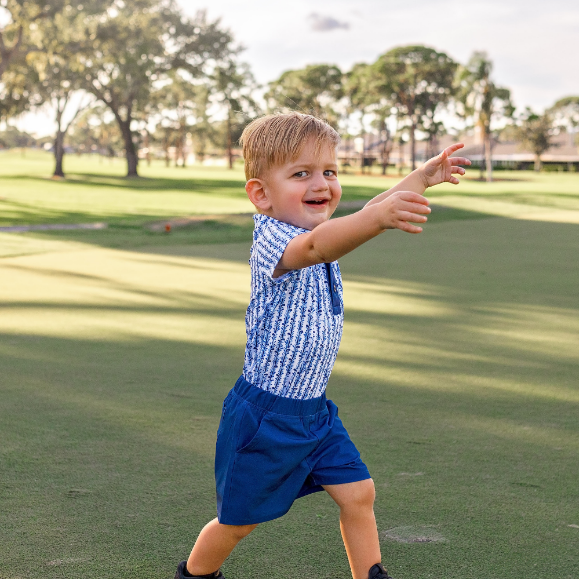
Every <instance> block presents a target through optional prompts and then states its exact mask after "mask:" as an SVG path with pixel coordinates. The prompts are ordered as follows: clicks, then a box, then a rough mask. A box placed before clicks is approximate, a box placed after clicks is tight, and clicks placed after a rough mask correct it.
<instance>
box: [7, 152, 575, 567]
mask: <svg viewBox="0 0 579 579" xmlns="http://www.w3.org/2000/svg"><path fill="white" fill-rule="evenodd" d="M1 159H2V157H1V156H0V161H1ZM24 161H25V162H27V163H28V165H26V167H27V168H28V169H27V173H28V174H32V172H33V171H32V170H31V166H32V163H31V160H30V159H25V160H24ZM71 161H72V160H71ZM78 162H79V164H80V163H84V162H86V163H88V162H91V163H92V161H88V160H85V161H83V160H82V159H80V160H78ZM71 165H72V163H71ZM47 166H48V165H47ZM96 166H98V162H95V167H96ZM14 169H15V170H16V169H18V167H16V163H14ZM105 169H106V170H109V167H108V166H107V165H104V166H103V172H104V171H105ZM121 169H122V166H121V165H120V164H119V166H118V172H119V174H120V171H121ZM23 170H24V169H23ZM38 170H39V171H40V169H38ZM43 170H45V169H43ZM83 170H85V171H87V172H88V170H86V169H83ZM154 170H155V171H158V172H159V173H162V172H163V171H165V168H164V167H156V168H154ZM177 171H178V170H175V169H171V170H170V171H169V174H170V175H171V179H174V177H173V176H174V175H175V173H176V172H177ZM184 171H185V172H187V171H190V174H191V175H192V176H194V175H196V174H201V173H203V172H204V173H203V174H205V175H206V177H205V178H206V179H207V180H209V181H210V180H211V179H212V178H213V177H215V178H216V179H217V180H219V181H220V182H221V181H226V180H227V179H226V177H227V175H228V173H227V172H226V171H220V170H215V169H212V170H209V169H190V170H189V169H185V170H184ZM94 173H96V169H95V171H94ZM567 177H574V179H575V180H574V181H573V180H572V179H568V178H567ZM348 178H350V179H352V181H353V182H354V184H353V186H354V185H356V183H358V185H357V186H360V187H371V186H372V187H373V185H368V183H369V182H370V183H371V182H372V180H374V179H377V180H378V181H377V182H379V183H382V180H380V179H378V178H375V177H371V178H370V177H366V178H362V177H354V176H351V177H350V176H348ZM526 178H527V179H529V181H502V182H498V183H496V184H494V185H493V186H492V188H491V189H490V190H489V189H485V185H484V184H480V183H474V182H473V183H466V184H465V185H466V187H464V189H456V190H454V189H453V190H452V193H453V195H452V196H453V199H454V201H452V200H451V201H450V202H449V203H448V205H445V206H442V205H441V207H445V208H441V209H440V210H438V211H436V212H435V213H434V214H433V215H438V217H433V219H432V220H431V223H429V224H428V227H427V228H426V230H425V232H424V233H423V234H422V235H420V236H409V235H405V234H402V233H399V232H387V233H386V234H384V235H383V236H380V237H379V238H377V239H375V240H373V241H372V242H370V243H368V244H367V245H366V246H364V247H363V248H360V249H358V250H357V251H356V252H355V253H353V254H351V255H349V256H346V257H344V258H342V260H340V264H341V268H342V271H343V276H344V283H345V309H346V322H345V330H344V340H343V343H342V347H341V350H340V354H339V357H338V362H337V364H336V367H335V370H334V373H333V374H332V378H331V381H330V385H329V390H328V393H329V395H330V396H331V397H332V398H333V399H334V400H335V401H336V402H337V403H338V405H339V406H340V414H341V416H342V418H343V420H344V421H345V423H346V426H347V427H348V429H349V431H350V434H351V435H352V437H353V439H354V441H355V442H356V443H357V445H358V447H359V448H360V451H361V452H362V456H363V458H364V460H365V461H366V462H367V464H368V466H369V468H370V471H371V472H372V474H373V476H374V479H375V482H376V487H377V502H376V514H377V519H378V525H379V530H380V533H381V537H382V543H383V552H384V559H385V561H386V562H387V563H388V565H389V568H390V570H391V573H392V575H394V577H396V578H397V579H405V578H407V579H410V578H412V579H426V578H432V579H447V578H448V579H454V578H456V579H458V578H461V579H475V578H476V579H478V578H479V577H481V576H482V577H486V578H489V579H520V578H523V577H546V576H549V577H556V578H557V579H577V577H579V558H578V557H577V552H578V545H579V528H577V527H578V526H579V486H578V485H577V481H578V480H579V461H578V460H577V456H578V453H579V421H578V419H577V417H578V416H579V414H578V411H579V387H578V384H577V367H578V362H579V321H578V320H579V317H578V314H579V298H578V297H577V296H578V295H579V292H578V291H577V287H578V286H579V271H578V269H577V267H576V266H577V255H578V254H579V225H577V223H576V222H575V219H576V216H575V213H574V210H575V209H574V208H573V207H572V206H570V207H569V209H562V208H560V207H558V206H554V205H555V203H554V202H553V203H551V201H550V200H554V199H555V194H554V193H553V192H556V193H557V192H558V193H557V196H558V198H559V197H565V196H566V197H568V198H569V203H570V204H572V203H574V202H576V200H577V191H578V190H579V178H577V177H575V176H566V175H563V176H561V175H553V176H549V177H548V178H547V177H543V176H540V177H539V178H535V176H534V175H529V174H527V176H526ZM82 179H83V182H84V180H86V177H83V178H82ZM99 179H101V180H102V181H103V182H104V181H106V175H105V176H104V177H101V178H99ZM236 179H240V177H239V175H238V176H237V177H236ZM549 179H551V181H549ZM31 181H32V182H34V181H33V180H30V181H26V180H25V179H20V180H16V179H15V180H13V181H12V182H11V183H12V185H10V187H12V189H10V191H8V192H6V188H5V186H4V184H5V181H4V180H2V185H3V188H2V193H1V195H2V196H9V197H10V198H12V196H18V195H20V194H21V192H20V189H19V183H22V195H25V193H26V191H28V193H27V194H30V195H32V194H33V193H32V192H31V191H32V189H28V187H29V186H30V182H31ZM233 181H235V179H233ZM39 182H41V181H39ZM122 183H126V182H124V181H122ZM47 185H50V186H51V187H52V186H53V185H54V187H55V188H54V190H53V191H54V192H56V193H51V192H48V193H47V194H46V197H45V201H46V205H47V206H48V205H49V204H51V203H53V204H56V202H57V201H58V195H60V194H61V195H62V198H61V201H60V202H62V203H64V201H62V199H65V197H66V195H65V193H62V191H63V190H64V189H66V187H69V183H68V182H67V183H53V182H48V183H47ZM129 185H130V187H133V184H132V182H131V183H130V184H129ZM129 185H126V187H129ZM70 186H72V185H70ZM77 186H78V187H79V189H78V199H77V205H75V204H74V203H73V202H72V201H71V198H70V197H66V199H68V201H67V203H69V204H70V206H69V209H67V210H66V211H67V212H72V213H74V212H78V213H79V214H83V215H84V214H85V212H86V211H88V210H87V209H86V207H88V205H87V206H85V207H81V205H82V204H83V203H84V201H85V200H84V197H85V195H89V194H92V193H90V191H91V189H90V186H86V188H84V189H83V188H82V187H81V185H80V184H78V185H77ZM84 186H85V185H83V187H84ZM124 186H125V185H123V186H121V185H119V186H118V188H115V187H117V186H116V185H115V186H114V187H109V188H107V187H105V186H102V187H101V188H100V189H99V188H97V187H95V189H94V190H95V191H100V195H101V197H103V209H102V213H103V214H105V213H106V214H114V212H115V211H117V209H112V208H111V207H112V206H113V205H114V203H115V199H116V198H117V196H122V192H123V191H124V189H123V188H122V187H124ZM220 187H222V185H218V186H217V188H218V189H219V188H220ZM235 187H237V185H235V186H234V187H232V189H234V188H235ZM121 189H122V191H121ZM345 189H346V187H345ZM449 191H450V188H449ZM459 191H461V195H458V192H459ZM501 191H502V192H501ZM129 192H130V191H129ZM136 193H137V191H132V193H131V194H132V195H135V198H137V197H136ZM439 193H440V194H439V195H437V196H436V197H437V199H436V203H437V204H442V203H443V202H444V200H443V199H442V197H443V194H444V191H441V192H439ZM142 194H143V195H149V194H150V193H148V192H142ZM151 195H154V196H155V200H154V203H152V202H151V203H152V205H151V206H152V207H153V205H154V207H153V209H154V210H153V209H152V210H151V215H152V217H154V218H157V217H159V216H160V215H161V213H160V211H161V209H160V208H162V204H161V203H160V202H161V200H162V195H163V191H162V189H159V190H157V191H155V192H154V193H151ZM176 195H177V194H176V193H175V196H176ZM190 195H192V194H187V197H186V199H189V198H190ZM203 195H205V197H204V199H205V202H206V210H207V211H206V212H208V213H218V210H217V209H216V207H215V206H213V205H211V203H212V199H213V198H212V195H213V194H212V193H211V190H210V189H209V190H208V191H207V192H206V193H204V194H203ZM525 196H526V197H527V198H528V199H531V198H532V200H533V203H528V202H525V200H524V199H523V197H525ZM431 197H433V198H434V196H433V195H431ZM55 198H56V199H55ZM439 198H440V199H439ZM107 199H108V200H109V201H107V202H106V203H105V201H106V200H107ZM240 199H241V197H240ZM457 199H458V200H461V201H463V200H465V199H466V200H469V199H470V200H471V201H472V202H473V203H475V202H476V210H474V209H468V208H466V209H465V208H464V207H463V206H461V205H460V203H459V201H457ZM230 200H231V201H232V203H233V202H234V201H235V193H234V192H232V193H231V196H230ZM123 202H124V201H123ZM142 202H143V203H145V201H142ZM127 203H128V201H127ZM493 203H494V204H493ZM155 204H156V205H155ZM185 206H186V202H185V201H183V205H180V206H179V207H181V208H183V207H185ZM232 206H233V205H232ZM179 207H177V206H175V209H178V208H179ZM537 208H539V209H540V208H543V210H542V212H540V211H539V209H537ZM547 208H548V209H549V211H551V213H548V212H547ZM511 210H512V211H514V212H515V213H516V212H520V215H519V216H520V217H522V218H521V219H512V218H504V217H489V215H493V214H501V213H507V214H508V212H509V211H511ZM42 211H45V209H39V210H38V212H39V213H42ZM118 211H119V214H118V215H119V220H122V218H123V217H122V216H123V214H122V211H120V210H118ZM137 213H138V214H140V215H141V214H143V213H144V211H143V210H141V209H139V210H138V211H137ZM188 213H190V212H188ZM99 215H100V214H99ZM97 217H98V216H97ZM473 217H486V218H485V219H473ZM99 218H100V217H99ZM127 219H128V220H129V221H130V218H127ZM21 222H22V221H21ZM134 223H135V225H133V226H132V227H133V229H132V230H131V231H132V232H133V233H132V235H133V238H132V241H131V240H129V238H128V237H127V236H126V235H125V234H124V233H123V231H122V229H121V228H119V229H117V230H115V229H113V230H108V231H106V232H100V233H99V235H101V237H99V235H97V232H92V233H89V234H85V232H82V233H74V234H73V233H66V234H65V233H58V234H56V233H54V234H42V235H41V234H38V233H36V234H24V235H14V234H0V254H2V255H5V256H6V257H4V258H3V259H0V280H1V283H0V303H1V304H2V313H1V315H0V370H1V371H0V400H1V403H0V473H2V476H1V477H0V501H1V504H2V511H1V514H0V521H1V524H0V577H1V578H2V579H24V578H30V579H36V578H39V579H40V578H71V579H72V578H77V577H81V576H82V577H98V578H103V579H109V578H110V579H112V578H115V579H125V578H127V579H128V578H131V577H142V578H151V579H152V578H170V577H172V576H173V574H174V567H175V564H176V563H177V562H178V561H179V560H181V559H182V558H184V557H186V555H187V553H188V551H189V549H190V547H191V545H192V543H193V541H194V538H195V535H196V533H198V531H199V530H200V528H201V527H202V525H203V524H204V523H205V522H206V521H207V520H208V519H209V518H211V517H213V516H214V513H215V506H214V487H213V479H212V460H213V448H214V440H215V431H216V428H217V423H218V420H219V415H220V403H221V400H222V398H223V397H224V395H225V394H226V392H227V390H228V389H229V388H230V386H231V385H232V383H233V381H234V380H235V379H236V378H237V376H238V375H239V373H240V370H241V366H242V363H243V347H244V325H243V319H244V313H245V307H246V305H247V301H248V296H249V271H248V267H247V258H248V247H249V246H248V243H247V241H244V242H240V243H228V244H216V243H212V244H209V245H207V244H205V245H203V244H200V243H199V242H200V241H203V235H206V236H211V235H213V233H212V231H213V230H215V229H216V228H217V229H218V228H219V227H221V228H222V233H223V231H229V232H230V233H231V231H232V229H231V227H229V225H231V224H229V225H228V223H223V222H221V221H217V222H214V223H213V225H211V224H205V225H202V226H200V227H198V228H195V227H193V228H190V229H185V230H182V231H178V232H175V233H174V234H173V233H172V234H170V235H163V234H152V233H148V232H146V231H145V230H143V229H142V228H140V227H137V225H136V222H134ZM236 226H239V227H240V228H241V229H243V227H244V226H242V225H236ZM200 232H201V233H200ZM238 233H239V235H246V231H245V230H244V231H243V232H238ZM83 235H84V236H83ZM110 236H112V237H115V236H116V241H114V242H113V243H112V245H115V244H116V245H117V246H118V248H117V249H112V248H111V247H108V246H107V245H111V244H108V243H107V242H106V241H103V239H106V238H107V237H110ZM218 237H219V236H218ZM218 237H216V238H211V239H209V241H216V240H217V239H218ZM221 239H223V236H221ZM205 240H206V241H207V239H205ZM337 517H338V514H337V510H336V508H335V506H334V505H333V504H332V503H331V501H330V500H329V498H328V497H326V496H323V495H322V494H318V495H314V496H310V497H307V498H304V499H300V501H298V502H297V503H296V505H295V506H294V508H293V509H292V511H290V513H289V514H288V515H287V516H285V517H283V518H282V519H280V520H278V521H275V522H272V523H269V524H265V525H263V526H261V527H260V528H258V530H257V531H255V533H254V534H253V535H252V536H250V537H249V538H248V539H247V540H246V541H245V542H244V543H242V544H241V545H240V546H239V548H238V549H237V550H236V551H235V553H234V555H233V556H232V557H231V558H230V560H229V561H228V562H227V563H226V564H225V565H224V572H225V574H226V577H227V579H243V578H253V577H259V576H261V574H262V572H263V570H264V569H268V573H269V575H268V576H269V577H272V579H286V578H288V579H289V578H290V577H291V578H297V577H299V578H309V577H317V578H320V579H324V578H326V579H342V578H344V579H345V578H347V577H348V568H347V561H346V558H345V555H344V553H343V549H342V547H341V540H340V536H339V530H338V520H337ZM272 566H273V569H272Z"/></svg>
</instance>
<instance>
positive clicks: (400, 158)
mask: <svg viewBox="0 0 579 579" xmlns="http://www.w3.org/2000/svg"><path fill="white" fill-rule="evenodd" d="M403 170H404V141H403V140H402V138H400V141H399V142H398V175H402V171H403Z"/></svg>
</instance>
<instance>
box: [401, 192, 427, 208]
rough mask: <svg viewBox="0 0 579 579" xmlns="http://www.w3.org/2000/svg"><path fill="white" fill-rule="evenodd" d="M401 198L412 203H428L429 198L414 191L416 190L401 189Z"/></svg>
mask: <svg viewBox="0 0 579 579" xmlns="http://www.w3.org/2000/svg"><path fill="white" fill-rule="evenodd" d="M400 199H402V200H403V201H410V202H412V203H420V205H428V204H429V202H428V199H427V198H426V197H424V195H419V194H418V193H414V191H401V192H400Z"/></svg>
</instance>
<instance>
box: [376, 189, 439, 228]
mask: <svg viewBox="0 0 579 579" xmlns="http://www.w3.org/2000/svg"><path fill="white" fill-rule="evenodd" d="M377 205H378V206H379V207H380V209H381V211H380V213H381V214H382V218H383V220H382V227H384V228H385V229H401V230H402V231H406V232H408V233H421V232H422V227H419V226H417V225H413V223H426V221H427V220H428V217H426V216H427V215H428V214H429V213H430V207H428V199H426V197H424V196H422V195H419V194H418V193H414V192H413V191H396V192H395V193H392V195H390V196H388V197H386V199H384V201H381V202H380V203H378V204H377Z"/></svg>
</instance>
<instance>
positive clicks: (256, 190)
mask: <svg viewBox="0 0 579 579" xmlns="http://www.w3.org/2000/svg"><path fill="white" fill-rule="evenodd" d="M245 190H246V192H247V196H248V197H249V200H250V201H251V202H252V203H253V204H254V205H255V206H256V207H257V208H258V209H261V210H262V211H267V210H268V209H271V203H270V201H269V199H268V198H267V195H266V193H265V186H264V182H263V181H262V180H261V179H250V180H249V181H248V182H247V183H246V184H245Z"/></svg>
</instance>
